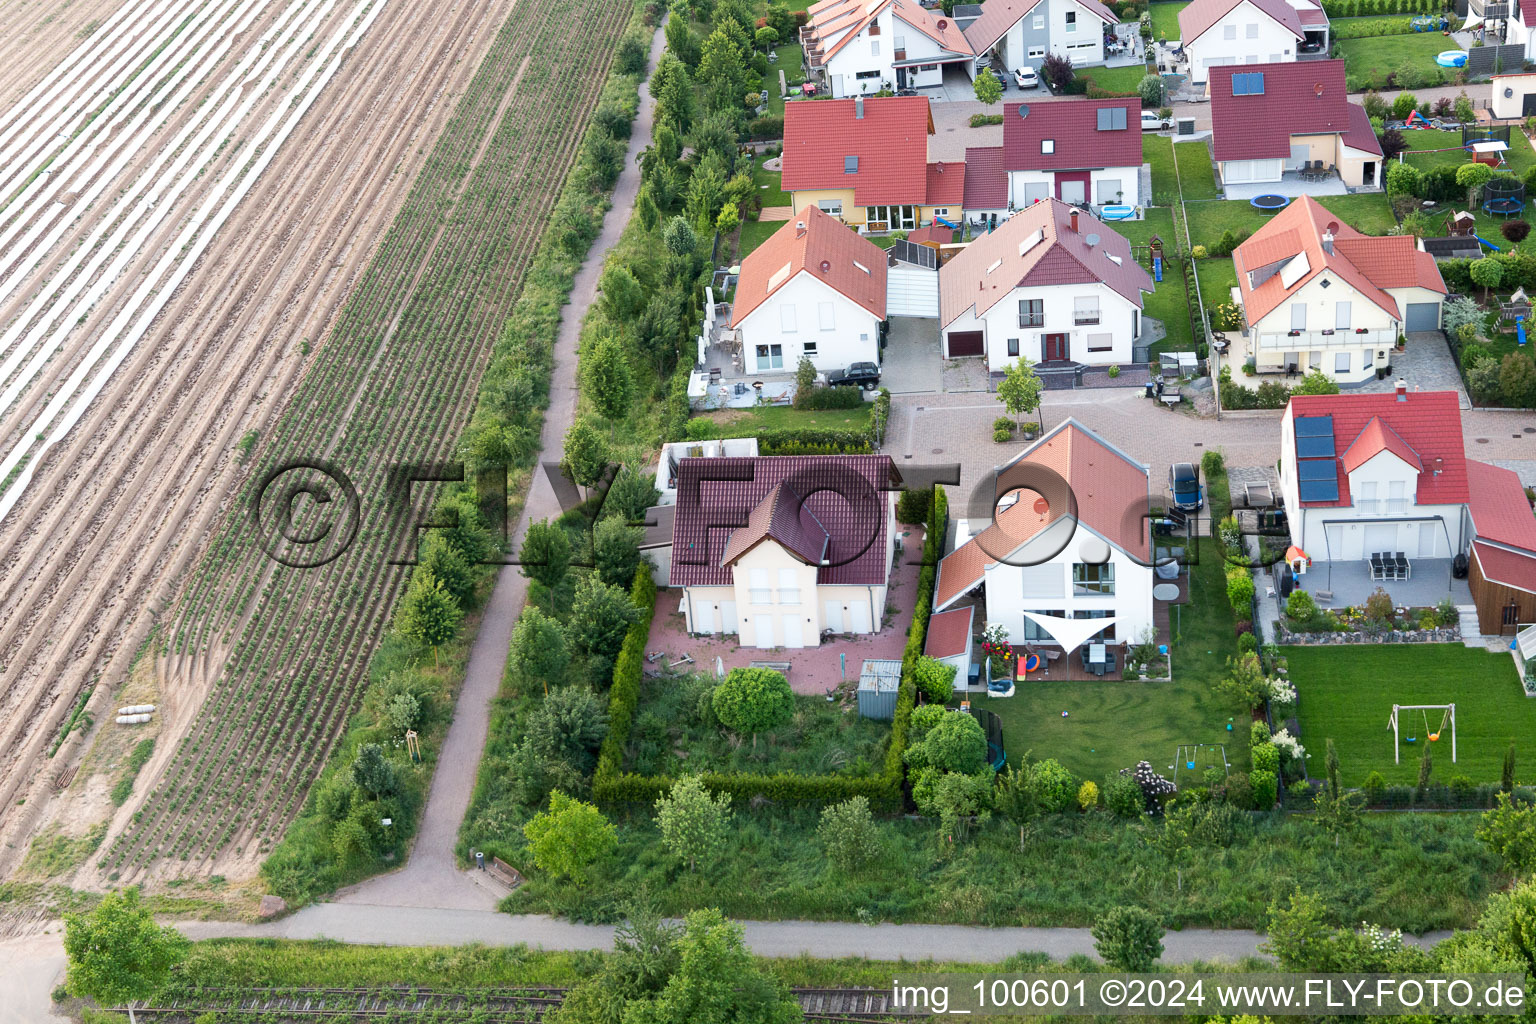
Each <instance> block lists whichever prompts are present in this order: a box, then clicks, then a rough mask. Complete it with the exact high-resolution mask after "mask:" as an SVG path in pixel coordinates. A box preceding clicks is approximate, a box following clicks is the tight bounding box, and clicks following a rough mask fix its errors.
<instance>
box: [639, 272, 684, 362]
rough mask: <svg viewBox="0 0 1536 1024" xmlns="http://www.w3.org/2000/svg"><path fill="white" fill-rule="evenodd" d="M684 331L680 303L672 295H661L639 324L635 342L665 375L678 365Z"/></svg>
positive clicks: (659, 294) (642, 315) (658, 295)
mask: <svg viewBox="0 0 1536 1024" xmlns="http://www.w3.org/2000/svg"><path fill="white" fill-rule="evenodd" d="M681 331H682V321H681V320H680V319H679V318H678V315H677V303H676V302H675V300H674V296H673V295H672V294H671V293H667V292H661V293H658V294H656V295H652V296H651V301H650V302H648V303H646V305H645V309H644V311H642V312H641V314H640V317H639V319H638V320H636V321H635V340H636V341H638V342H639V343H640V349H641V351H643V352H645V353H646V355H648V356H649V357H650V359H651V362H652V363H653V364H655V366H656V368H657V369H658V370H660V371H662V372H663V373H665V372H666V371H668V370H670V369H671V368H672V366H673V364H674V363H675V362H676V361H677V337H678V335H679V334H680V333H681Z"/></svg>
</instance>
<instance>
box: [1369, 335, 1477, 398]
mask: <svg viewBox="0 0 1536 1024" xmlns="http://www.w3.org/2000/svg"><path fill="white" fill-rule="evenodd" d="M1387 355H1388V356H1389V357H1390V359H1389V361H1390V362H1391V364H1392V372H1391V373H1390V374H1388V375H1387V377H1386V379H1385V380H1373V381H1371V382H1370V383H1369V384H1367V385H1365V386H1364V387H1363V388H1361V389H1360V390H1361V391H1367V392H1370V391H1391V390H1392V389H1393V388H1394V387H1395V386H1396V384H1397V381H1398V379H1399V378H1401V379H1403V380H1405V381H1407V382H1408V386H1409V387H1410V388H1413V389H1414V390H1415V391H1454V392H1456V393H1457V394H1458V395H1460V396H1461V407H1462V408H1463V409H1470V408H1472V402H1471V400H1470V399H1469V398H1467V389H1466V386H1465V385H1464V384H1463V383H1462V380H1461V371H1460V370H1458V369H1457V368H1456V360H1455V359H1454V358H1453V357H1452V356H1451V347H1450V345H1448V344H1447V343H1446V340H1445V335H1444V334H1443V333H1441V332H1440V331H1415V332H1414V333H1412V334H1410V335H1408V344H1407V345H1406V346H1405V347H1404V349H1403V351H1402V352H1389V353H1387Z"/></svg>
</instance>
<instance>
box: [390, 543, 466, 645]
mask: <svg viewBox="0 0 1536 1024" xmlns="http://www.w3.org/2000/svg"><path fill="white" fill-rule="evenodd" d="M463 619H464V610H463V609H462V608H460V607H459V602H458V601H455V600H454V598H453V595H452V594H450V593H448V591H447V590H446V589H444V588H443V584H442V581H441V580H439V579H438V578H437V577H436V576H434V575H432V573H431V571H430V570H425V569H423V568H422V567H420V566H417V568H416V571H415V572H413V573H412V574H411V585H410V586H409V587H407V588H406V591H405V598H404V600H402V602H401V604H400V632H401V634H402V635H404V636H405V637H407V638H409V639H411V640H413V641H415V642H416V643H418V644H420V645H422V646H423V647H430V648H432V661H433V663H434V664H436V663H437V649H438V648H439V647H441V646H442V645H443V644H445V643H447V642H448V641H450V640H452V639H453V638H454V637H456V636H458V635H459V623H460V622H462V621H463Z"/></svg>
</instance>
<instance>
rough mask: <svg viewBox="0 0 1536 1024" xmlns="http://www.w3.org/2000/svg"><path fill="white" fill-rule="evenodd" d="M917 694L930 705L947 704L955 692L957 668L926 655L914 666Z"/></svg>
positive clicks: (913, 675)
mask: <svg viewBox="0 0 1536 1024" xmlns="http://www.w3.org/2000/svg"><path fill="white" fill-rule="evenodd" d="M912 678H913V680H914V681H915V682H916V683H917V692H918V693H919V694H921V695H922V696H923V697H924V698H926V699H927V701H928V703H930V704H941V705H942V704H946V703H948V701H949V698H950V697H952V696H954V692H955V666H953V665H948V664H945V663H944V662H942V661H938V660H936V659H934V658H930V657H928V656H927V655H924V656H922V657H920V658H918V659H917V661H916V662H915V663H914V664H913V666H912Z"/></svg>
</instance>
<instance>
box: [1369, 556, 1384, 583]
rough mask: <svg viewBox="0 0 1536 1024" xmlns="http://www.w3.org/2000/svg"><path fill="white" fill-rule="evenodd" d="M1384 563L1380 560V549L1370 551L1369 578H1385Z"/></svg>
mask: <svg viewBox="0 0 1536 1024" xmlns="http://www.w3.org/2000/svg"><path fill="white" fill-rule="evenodd" d="M1385 573H1386V564H1385V563H1384V562H1383V561H1382V558H1381V552H1380V551H1372V552H1371V579H1373V580H1380V579H1385V578H1386V576H1385Z"/></svg>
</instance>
